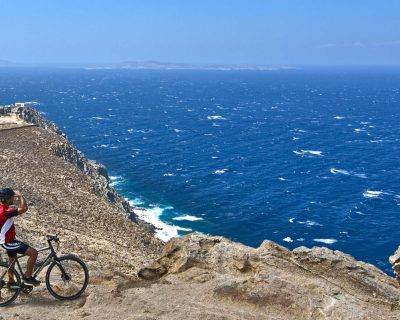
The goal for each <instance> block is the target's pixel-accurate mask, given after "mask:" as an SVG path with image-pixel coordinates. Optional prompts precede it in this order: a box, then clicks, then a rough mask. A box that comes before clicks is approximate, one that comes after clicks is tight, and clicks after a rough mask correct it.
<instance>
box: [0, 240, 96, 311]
mask: <svg viewBox="0 0 400 320" xmlns="http://www.w3.org/2000/svg"><path fill="white" fill-rule="evenodd" d="M47 243H48V246H47V247H45V248H42V249H39V250H38V252H43V251H49V254H48V256H47V257H46V259H44V260H43V261H42V262H39V263H37V264H36V265H35V268H34V272H33V276H34V277H36V276H37V275H38V274H39V273H40V272H41V271H42V270H43V269H44V268H45V267H46V266H49V267H48V269H47V272H46V287H47V290H48V291H49V292H50V294H51V295H52V296H53V297H55V298H56V299H58V300H73V299H77V298H78V297H80V296H81V295H82V293H83V292H85V290H86V287H87V285H88V282H89V271H88V268H87V267H86V264H85V263H84V262H83V261H82V260H81V259H80V258H78V257H77V256H75V255H72V254H68V255H64V256H58V255H57V250H58V247H59V243H60V240H59V238H58V237H57V236H56V235H47ZM53 243H56V244H57V248H54V246H53ZM24 256H25V255H17V257H16V258H15V260H14V262H13V263H12V264H9V263H7V262H1V263H0V307H4V306H7V305H9V304H11V303H12V302H13V301H14V300H15V299H17V297H18V295H19V294H20V293H21V292H23V293H30V292H32V290H33V286H32V285H28V284H25V283H24V282H23V280H22V279H23V277H22V275H23V272H22V268H21V264H20V262H19V259H21V258H22V257H24ZM17 269H18V270H17ZM9 272H11V273H12V275H13V278H14V282H13V284H12V285H10V284H9V282H8V281H9V274H8V273H9Z"/></svg>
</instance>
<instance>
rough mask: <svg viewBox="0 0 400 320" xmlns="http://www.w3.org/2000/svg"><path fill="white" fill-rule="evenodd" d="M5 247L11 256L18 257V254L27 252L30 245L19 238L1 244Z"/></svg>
mask: <svg viewBox="0 0 400 320" xmlns="http://www.w3.org/2000/svg"><path fill="white" fill-rule="evenodd" d="M1 246H2V247H3V248H4V249H6V251H7V254H8V256H9V257H16V256H17V254H18V253H19V254H25V253H26V250H28V249H29V246H28V245H27V244H26V243H23V242H22V241H19V240H14V241H12V242H9V243H4V244H2V245H1Z"/></svg>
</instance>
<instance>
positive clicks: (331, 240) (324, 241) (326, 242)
mask: <svg viewBox="0 0 400 320" xmlns="http://www.w3.org/2000/svg"><path fill="white" fill-rule="evenodd" d="M313 240H314V241H315V242H321V243H325V244H334V243H335V242H337V240H336V239H313Z"/></svg>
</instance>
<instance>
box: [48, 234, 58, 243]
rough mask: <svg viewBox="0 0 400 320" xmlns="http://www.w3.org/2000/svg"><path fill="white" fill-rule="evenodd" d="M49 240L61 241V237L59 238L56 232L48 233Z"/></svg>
mask: <svg viewBox="0 0 400 320" xmlns="http://www.w3.org/2000/svg"><path fill="white" fill-rule="evenodd" d="M47 241H49V242H50V241H55V242H59V241H60V239H59V238H58V236H57V235H55V234H48V235H47Z"/></svg>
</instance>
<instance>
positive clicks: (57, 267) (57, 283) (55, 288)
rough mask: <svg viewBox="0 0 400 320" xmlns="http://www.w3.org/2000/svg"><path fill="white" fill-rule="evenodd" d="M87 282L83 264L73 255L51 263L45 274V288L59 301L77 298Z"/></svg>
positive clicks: (87, 274)
mask: <svg viewBox="0 0 400 320" xmlns="http://www.w3.org/2000/svg"><path fill="white" fill-rule="evenodd" d="M88 282H89V271H88V269H87V267H86V265H85V263H84V262H83V261H82V260H81V259H79V258H78V257H76V256H74V255H67V256H62V257H60V258H58V260H57V261H53V262H52V263H51V264H50V266H49V268H48V269H47V273H46V287H47V290H49V292H50V294H51V295H52V296H53V297H55V298H56V299H59V300H73V299H77V298H79V297H80V296H81V295H82V293H83V292H84V291H85V290H86V287H87V285H88Z"/></svg>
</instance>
